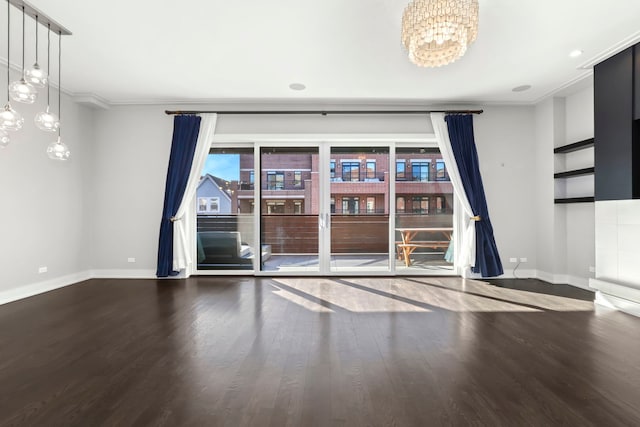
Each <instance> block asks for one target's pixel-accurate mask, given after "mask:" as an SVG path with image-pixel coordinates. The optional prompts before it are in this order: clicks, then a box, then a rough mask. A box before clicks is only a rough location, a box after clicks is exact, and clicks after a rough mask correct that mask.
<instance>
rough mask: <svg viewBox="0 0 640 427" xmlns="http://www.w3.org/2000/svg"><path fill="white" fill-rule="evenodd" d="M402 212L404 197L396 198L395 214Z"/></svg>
mask: <svg viewBox="0 0 640 427" xmlns="http://www.w3.org/2000/svg"><path fill="white" fill-rule="evenodd" d="M404 210H405V206H404V197H397V198H396V213H404Z"/></svg>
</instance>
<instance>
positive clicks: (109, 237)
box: [89, 107, 173, 277]
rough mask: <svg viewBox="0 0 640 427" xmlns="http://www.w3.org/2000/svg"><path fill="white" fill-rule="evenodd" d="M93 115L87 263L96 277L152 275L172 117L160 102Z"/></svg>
mask: <svg viewBox="0 0 640 427" xmlns="http://www.w3.org/2000/svg"><path fill="white" fill-rule="evenodd" d="M96 116H97V120H96V124H95V138H96V145H95V150H94V155H95V163H94V164H95V166H94V168H93V171H92V177H93V180H94V181H93V186H92V192H91V194H90V196H89V199H90V205H91V209H90V211H89V215H91V217H92V218H93V220H94V223H95V227H94V230H93V241H92V244H91V246H92V248H93V253H92V263H91V268H92V270H94V271H95V272H96V275H97V276H129V277H131V276H144V277H152V276H153V275H154V274H155V268H156V260H157V253H158V249H157V248H158V231H159V227H160V217H161V214H162V206H163V199H164V185H165V180H166V174H167V165H168V162H169V150H170V147H171V137H172V132H173V121H172V118H171V117H169V116H166V115H165V114H164V110H163V108H161V107H116V108H112V109H110V110H106V111H99V112H96ZM128 258H135V259H136V262H135V263H129V262H128Z"/></svg>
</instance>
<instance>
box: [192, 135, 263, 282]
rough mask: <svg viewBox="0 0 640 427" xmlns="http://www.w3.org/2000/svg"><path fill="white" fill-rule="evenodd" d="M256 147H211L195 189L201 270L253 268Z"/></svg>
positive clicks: (198, 262)
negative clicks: (254, 149) (254, 153)
mask: <svg viewBox="0 0 640 427" xmlns="http://www.w3.org/2000/svg"><path fill="white" fill-rule="evenodd" d="M253 160H254V155H253V149H242V148H238V149H224V150H223V149H212V150H210V152H209V155H208V156H207V160H206V162H205V167H204V169H203V171H202V173H201V176H202V178H201V180H200V182H199V184H198V187H197V190H196V197H197V202H198V204H197V235H196V245H197V247H196V251H197V252H196V253H197V268H198V270H252V269H253V258H254V256H255V247H256V245H255V242H254V220H253V214H252V202H253V185H252V181H253V178H252V177H253V164H254V161H253Z"/></svg>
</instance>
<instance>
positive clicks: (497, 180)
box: [474, 107, 538, 277]
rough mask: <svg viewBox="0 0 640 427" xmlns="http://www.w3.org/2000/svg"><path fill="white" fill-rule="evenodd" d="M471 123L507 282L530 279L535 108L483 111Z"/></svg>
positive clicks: (533, 249) (533, 243)
mask: <svg viewBox="0 0 640 427" xmlns="http://www.w3.org/2000/svg"><path fill="white" fill-rule="evenodd" d="M484 111H485V112H484V113H483V114H481V115H479V116H476V117H475V118H474V131H475V139H476V146H477V150H478V157H479V160H480V171H481V173H482V180H483V183H484V187H485V193H486V196H487V204H488V206H489V214H490V216H491V222H492V224H493V228H494V233H495V239H496V244H497V246H498V250H499V252H500V257H501V259H502V264H503V267H504V271H505V277H510V276H512V275H513V270H514V268H515V267H516V264H513V263H510V262H509V258H511V257H516V258H518V259H519V258H527V262H526V263H523V264H520V266H518V269H517V271H516V273H515V274H516V276H517V277H527V276H530V275H532V274H533V273H532V272H531V270H535V268H536V264H537V256H538V254H537V251H536V227H535V224H536V212H535V206H536V199H535V188H536V173H535V172H536V164H535V161H534V159H535V147H536V140H535V127H534V123H535V121H534V108H533V107H487V108H485V109H484Z"/></svg>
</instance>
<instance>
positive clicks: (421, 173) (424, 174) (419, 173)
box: [411, 162, 429, 182]
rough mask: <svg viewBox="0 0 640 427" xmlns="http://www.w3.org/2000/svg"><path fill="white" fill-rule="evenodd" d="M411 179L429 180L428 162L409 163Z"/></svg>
mask: <svg viewBox="0 0 640 427" xmlns="http://www.w3.org/2000/svg"><path fill="white" fill-rule="evenodd" d="M411 179H412V180H413V181H420V182H426V181H429V163H428V162H415V163H412V164H411Z"/></svg>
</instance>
